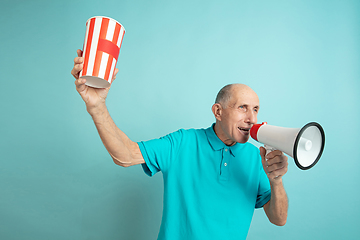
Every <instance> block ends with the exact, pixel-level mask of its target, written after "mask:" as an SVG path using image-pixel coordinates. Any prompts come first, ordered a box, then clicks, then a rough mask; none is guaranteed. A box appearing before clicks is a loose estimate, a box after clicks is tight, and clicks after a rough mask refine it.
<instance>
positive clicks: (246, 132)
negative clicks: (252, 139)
mask: <svg viewBox="0 0 360 240" xmlns="http://www.w3.org/2000/svg"><path fill="white" fill-rule="evenodd" d="M238 129H239V130H240V131H241V132H243V133H244V134H245V135H247V134H249V133H250V128H241V127H239V128H238Z"/></svg>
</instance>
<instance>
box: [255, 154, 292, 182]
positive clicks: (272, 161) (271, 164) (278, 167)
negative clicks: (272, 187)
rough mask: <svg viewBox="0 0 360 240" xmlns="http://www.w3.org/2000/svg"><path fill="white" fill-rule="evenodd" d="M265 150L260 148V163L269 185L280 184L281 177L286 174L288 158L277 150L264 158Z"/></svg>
mask: <svg viewBox="0 0 360 240" xmlns="http://www.w3.org/2000/svg"><path fill="white" fill-rule="evenodd" d="M265 154H266V149H265V148H263V147H260V155H261V162H262V165H263V168H264V171H265V173H266V175H267V176H268V178H269V180H270V183H279V182H281V177H282V176H284V174H285V173H286V172H287V169H288V158H287V157H286V156H285V155H284V154H283V153H282V152H281V151H279V150H275V151H272V152H270V153H268V154H267V155H266V156H265Z"/></svg>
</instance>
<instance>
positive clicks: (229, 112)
mask: <svg viewBox="0 0 360 240" xmlns="http://www.w3.org/2000/svg"><path fill="white" fill-rule="evenodd" d="M231 92H232V95H231V99H230V100H229V102H228V104H227V106H226V107H225V108H223V107H221V108H222V109H221V111H220V117H219V118H217V120H218V121H217V123H218V124H219V127H218V128H217V132H216V134H217V136H218V137H219V138H220V140H222V141H223V142H224V143H225V144H226V145H228V146H231V145H234V144H235V143H236V142H238V143H245V142H247V141H248V140H249V136H250V135H249V134H250V128H251V127H252V126H253V125H254V124H255V123H256V122H257V114H258V111H259V98H258V96H257V94H256V93H255V92H254V91H253V90H252V89H251V88H249V87H247V86H242V85H240V86H234V87H233V88H232V90H231Z"/></svg>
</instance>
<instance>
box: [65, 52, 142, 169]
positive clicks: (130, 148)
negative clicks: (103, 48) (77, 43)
mask: <svg viewBox="0 0 360 240" xmlns="http://www.w3.org/2000/svg"><path fill="white" fill-rule="evenodd" d="M77 54H78V57H76V58H75V59H74V68H73V69H72V70H71V74H72V75H73V76H74V77H75V79H76V80H75V85H76V90H77V91H78V93H79V94H80V96H81V97H82V99H83V100H84V102H85V104H86V109H87V111H88V113H89V114H90V115H91V117H92V119H93V121H94V123H95V126H96V128H97V130H98V133H99V135H100V138H101V140H102V142H103V144H104V146H105V147H106V149H107V151H108V152H109V153H110V155H111V157H112V159H113V160H114V162H115V163H116V164H117V165H120V166H122V167H129V166H132V165H136V164H141V163H145V160H144V158H143V156H142V154H141V152H140V149H139V146H138V144H137V143H136V142H133V141H131V140H130V139H129V138H128V137H127V136H126V135H125V133H123V132H122V131H121V130H120V129H119V128H118V127H117V126H116V125H115V123H114V121H113V120H112V118H111V116H110V114H109V112H108V110H107V107H106V104H105V100H106V97H107V94H108V92H109V89H110V87H108V88H92V87H89V86H86V85H85V83H86V80H85V79H82V78H79V73H80V71H81V70H82V68H83V58H82V57H81V56H82V51H81V50H77ZM118 71H119V70H118V69H115V73H114V77H113V80H114V79H115V77H116V74H117V72H118Z"/></svg>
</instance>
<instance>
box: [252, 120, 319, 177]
mask: <svg viewBox="0 0 360 240" xmlns="http://www.w3.org/2000/svg"><path fill="white" fill-rule="evenodd" d="M250 135H251V137H252V138H253V139H254V140H256V141H258V142H261V143H264V144H266V145H269V146H271V147H273V148H276V149H278V150H280V151H282V152H284V153H286V154H288V155H289V156H291V157H292V158H294V160H295V164H296V165H297V166H298V167H299V168H300V169H302V170H307V169H310V168H312V167H313V166H314V165H315V164H316V163H317V162H318V161H319V160H320V157H321V155H322V152H323V151H324V146H325V133H324V130H323V128H322V127H321V125H320V124H318V123H316V122H311V123H308V124H306V125H305V126H304V127H302V128H284V127H277V126H271V125H268V124H267V123H262V124H255V125H253V126H252V128H251V129H250Z"/></svg>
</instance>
